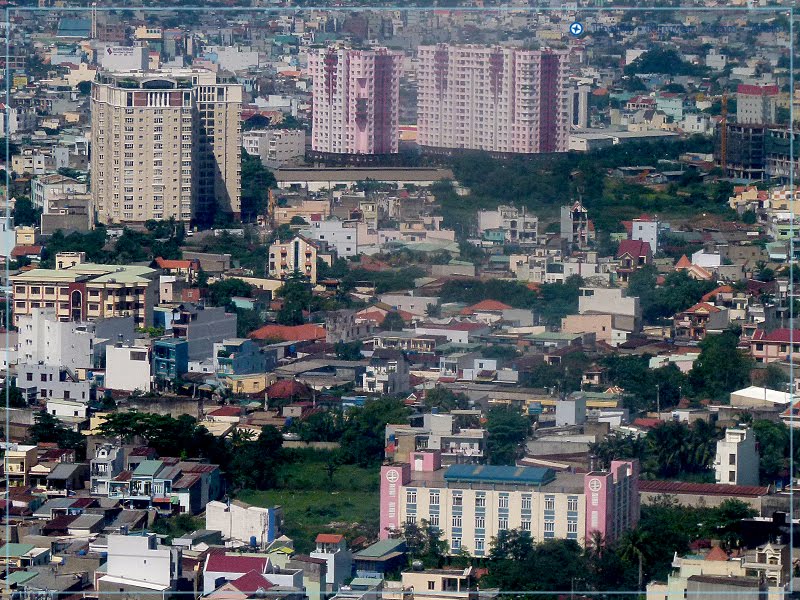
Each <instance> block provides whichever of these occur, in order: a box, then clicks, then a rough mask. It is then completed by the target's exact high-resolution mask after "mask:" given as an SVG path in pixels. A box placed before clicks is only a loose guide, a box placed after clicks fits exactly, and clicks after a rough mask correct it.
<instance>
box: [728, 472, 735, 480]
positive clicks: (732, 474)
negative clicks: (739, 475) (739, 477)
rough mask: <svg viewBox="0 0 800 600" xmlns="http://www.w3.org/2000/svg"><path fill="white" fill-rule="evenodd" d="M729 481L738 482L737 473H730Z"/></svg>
mask: <svg viewBox="0 0 800 600" xmlns="http://www.w3.org/2000/svg"><path fill="white" fill-rule="evenodd" d="M728 481H729V482H730V483H735V482H736V471H730V472H729V473H728Z"/></svg>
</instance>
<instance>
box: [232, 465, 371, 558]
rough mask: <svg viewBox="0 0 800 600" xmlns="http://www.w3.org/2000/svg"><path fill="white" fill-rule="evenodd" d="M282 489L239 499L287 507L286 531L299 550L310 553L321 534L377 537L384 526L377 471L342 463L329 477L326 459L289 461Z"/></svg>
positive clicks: (282, 475)
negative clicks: (380, 512)
mask: <svg viewBox="0 0 800 600" xmlns="http://www.w3.org/2000/svg"><path fill="white" fill-rule="evenodd" d="M279 481H280V484H279V488H278V489H274V490H267V491H256V490H243V491H242V492H241V493H239V494H238V498H239V499H240V500H242V501H244V502H247V503H249V504H253V505H255V506H274V505H276V504H279V505H280V506H282V507H283V513H284V532H285V533H286V535H288V536H289V537H290V538H292V539H293V540H294V542H295V548H296V549H297V550H298V551H299V552H310V551H311V550H313V548H314V538H315V537H316V536H317V534H318V533H341V534H344V535H346V536H347V537H348V539H350V540H352V539H353V538H355V537H358V536H359V535H366V536H368V537H375V536H376V535H377V533H378V527H379V504H378V500H379V498H378V469H377V468H375V469H365V468H361V467H357V466H354V465H342V466H341V467H339V468H338V469H337V470H336V472H335V473H334V474H333V479H332V480H331V479H330V478H329V477H328V472H327V470H326V467H325V462H324V461H320V460H305V461H303V462H292V463H288V464H286V465H284V467H283V468H282V469H281V473H280V476H279Z"/></svg>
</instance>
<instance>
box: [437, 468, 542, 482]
mask: <svg viewBox="0 0 800 600" xmlns="http://www.w3.org/2000/svg"><path fill="white" fill-rule="evenodd" d="M555 477H556V474H555V471H553V470H552V469H546V468H540V467H505V466H492V465H452V466H451V467H450V468H448V469H447V471H446V472H445V474H444V478H445V480H446V481H484V482H493V483H527V484H533V485H542V484H545V483H549V482H551V481H553V480H554V479H555Z"/></svg>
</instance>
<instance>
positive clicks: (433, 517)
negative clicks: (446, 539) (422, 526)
mask: <svg viewBox="0 0 800 600" xmlns="http://www.w3.org/2000/svg"><path fill="white" fill-rule="evenodd" d="M428 522H429V523H430V525H431V527H439V515H438V513H437V514H433V515H431V518H430V519H429V520H428Z"/></svg>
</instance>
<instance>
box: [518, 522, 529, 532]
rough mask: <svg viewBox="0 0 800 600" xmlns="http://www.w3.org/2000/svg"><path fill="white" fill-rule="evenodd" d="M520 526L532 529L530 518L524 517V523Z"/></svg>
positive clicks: (524, 529)
mask: <svg viewBox="0 0 800 600" xmlns="http://www.w3.org/2000/svg"><path fill="white" fill-rule="evenodd" d="M520 527H521V529H522V531H530V530H531V522H530V519H524V520H523V521H522V523H520Z"/></svg>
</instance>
